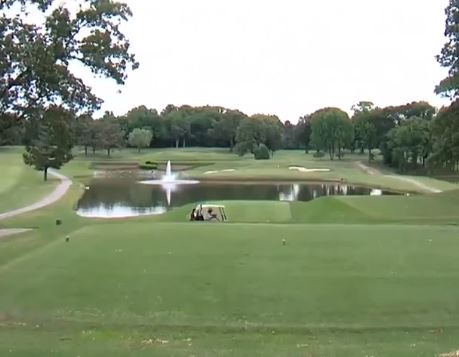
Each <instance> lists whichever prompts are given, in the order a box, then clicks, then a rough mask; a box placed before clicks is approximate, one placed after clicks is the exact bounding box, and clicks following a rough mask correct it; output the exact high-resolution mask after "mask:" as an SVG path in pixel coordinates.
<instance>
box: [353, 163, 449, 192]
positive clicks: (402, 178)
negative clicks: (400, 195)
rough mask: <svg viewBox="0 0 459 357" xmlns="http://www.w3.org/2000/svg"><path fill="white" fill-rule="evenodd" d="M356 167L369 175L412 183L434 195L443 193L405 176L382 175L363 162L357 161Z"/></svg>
mask: <svg viewBox="0 0 459 357" xmlns="http://www.w3.org/2000/svg"><path fill="white" fill-rule="evenodd" d="M356 165H357V166H358V167H359V168H360V169H362V170H363V171H364V172H365V173H367V174H368V175H382V176H385V177H390V178H393V179H396V180H400V181H405V182H408V183H411V184H412V185H414V186H416V187H418V188H420V189H421V190H424V191H428V192H432V193H440V192H443V191H442V190H439V189H437V188H435V187H432V186H429V185H426V184H425V183H422V182H419V181H418V180H416V179H414V178H411V177H405V176H400V175H384V174H382V173H381V171H379V170H377V169H374V168H372V167H369V166H367V165H365V164H364V163H363V162H361V161H357V162H356Z"/></svg>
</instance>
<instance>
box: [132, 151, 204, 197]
mask: <svg viewBox="0 0 459 357" xmlns="http://www.w3.org/2000/svg"><path fill="white" fill-rule="evenodd" d="M140 183H141V184H143V185H159V186H161V187H162V188H163V189H164V191H166V196H167V204H168V205H169V206H170V204H171V193H172V192H174V191H175V190H176V189H177V186H179V185H196V184H198V183H199V181H196V180H181V179H178V178H177V174H174V173H172V165H171V161H170V160H168V161H167V165H166V173H165V174H164V175H163V176H162V177H161V179H159V180H146V181H140Z"/></svg>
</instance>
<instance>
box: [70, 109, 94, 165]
mask: <svg viewBox="0 0 459 357" xmlns="http://www.w3.org/2000/svg"><path fill="white" fill-rule="evenodd" d="M74 134H75V142H76V144H78V145H81V146H83V148H84V154H85V156H87V155H88V148H89V147H93V148H94V147H95V141H96V130H95V125H94V120H93V119H92V117H91V116H90V115H80V116H79V117H78V118H77V120H76V124H75V133H74Z"/></svg>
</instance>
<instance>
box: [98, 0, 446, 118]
mask: <svg viewBox="0 0 459 357" xmlns="http://www.w3.org/2000/svg"><path fill="white" fill-rule="evenodd" d="M125 1H127V2H128V4H129V5H130V6H131V8H132V10H133V12H134V17H133V18H132V19H131V20H130V22H129V23H128V24H126V25H125V31H126V32H127V34H128V35H129V38H130V39H131V43H132V47H133V50H134V52H135V53H136V54H137V59H138V60H139V61H140V65H141V67H140V69H139V70H137V71H135V72H134V73H132V74H131V76H130V78H129V80H128V82H127V84H126V86H125V88H123V91H122V94H117V90H118V88H117V87H116V86H115V85H114V84H112V83H111V82H109V81H100V80H97V81H91V83H92V84H93V86H94V88H95V89H96V91H97V93H98V94H99V95H100V96H101V97H102V98H103V99H105V106H104V109H107V110H114V111H115V113H117V114H121V113H124V112H126V111H127V110H129V109H130V108H132V107H133V106H136V105H141V104H145V105H147V106H149V107H153V108H157V109H159V110H160V109H162V108H163V107H165V106H166V105H167V104H169V103H173V104H177V105H180V104H190V105H205V104H210V105H222V106H226V107H230V108H239V109H241V110H243V111H245V112H247V113H248V114H253V113H255V112H264V113H273V114H278V115H279V116H280V117H281V119H282V120H292V121H296V120H297V118H298V117H299V116H300V115H303V114H306V113H310V112H312V111H314V110H316V109H319V108H321V107H324V106H338V107H341V108H342V109H345V110H349V109H350V107H351V106H352V104H354V103H356V102H358V101H360V100H371V101H374V102H375V103H376V104H377V105H381V106H385V105H397V104H404V103H406V102H410V101H414V100H428V101H430V102H431V103H433V104H436V105H441V104H442V103H444V100H442V99H441V98H439V97H437V96H436V95H435V94H434V93H433V90H434V87H435V85H436V84H437V83H438V82H439V81H440V80H441V79H442V78H443V77H444V76H445V71H444V70H443V69H441V68H440V67H439V65H438V64H437V62H436V60H435V55H437V54H438V53H439V52H440V49H441V47H442V45H443V43H444V41H445V39H444V37H443V31H444V21H445V15H444V8H445V7H446V5H447V3H448V1H447V0H435V1H432V0H385V1H376V0H348V1H342V0H329V1H327V2H324V1H320V0H310V1H306V0H283V1H281V0H231V1H230V0H193V1H190V0H154V1H145V0H125Z"/></svg>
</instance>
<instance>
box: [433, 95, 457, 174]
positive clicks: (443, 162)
mask: <svg viewBox="0 0 459 357" xmlns="http://www.w3.org/2000/svg"><path fill="white" fill-rule="evenodd" d="M432 136H433V154H432V156H431V157H430V158H429V163H430V164H431V165H433V166H435V167H439V168H447V169H449V170H451V171H459V102H458V101H455V102H453V103H452V104H451V106H449V107H446V108H442V109H441V110H440V112H439V113H438V115H437V116H436V117H435V120H434V121H433V123H432Z"/></svg>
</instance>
